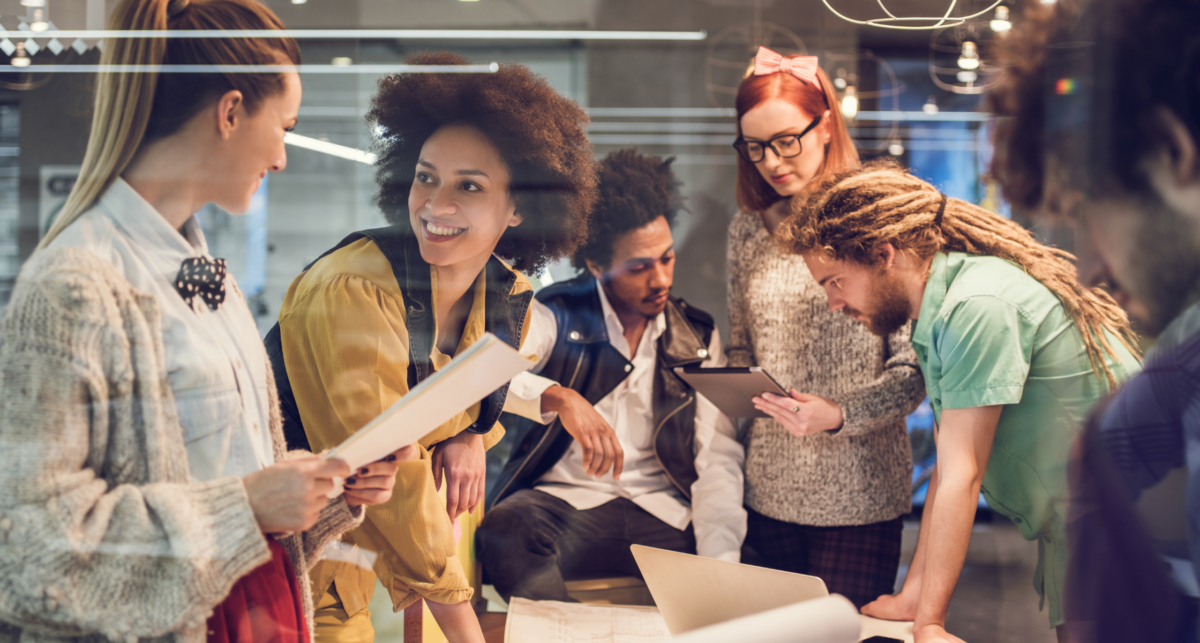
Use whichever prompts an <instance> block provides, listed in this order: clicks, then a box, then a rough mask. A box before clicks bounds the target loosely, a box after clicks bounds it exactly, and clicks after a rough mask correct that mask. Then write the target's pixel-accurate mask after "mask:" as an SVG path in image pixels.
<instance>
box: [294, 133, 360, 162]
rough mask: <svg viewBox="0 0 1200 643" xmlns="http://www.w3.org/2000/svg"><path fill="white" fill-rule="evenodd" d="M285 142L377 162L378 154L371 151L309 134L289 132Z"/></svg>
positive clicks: (355, 159) (335, 154)
mask: <svg viewBox="0 0 1200 643" xmlns="http://www.w3.org/2000/svg"><path fill="white" fill-rule="evenodd" d="M283 142H284V143H287V144H288V145H295V146H296V147H302V148H304V149H306V150H312V151H314V152H321V153H324V154H329V155H330V156H336V157H338V158H343V159H347V160H350V161H358V162H359V163H365V164H366V165H374V164H375V159H376V156H375V155H374V154H372V153H370V152H364V151H362V150H359V149H355V148H353V147H347V146H345V145H338V144H337V143H330V142H329V141H322V140H318V139H315V138H311V137H308V136H301V135H299V134H296V133H295V132H288V133H287V134H284V135H283Z"/></svg>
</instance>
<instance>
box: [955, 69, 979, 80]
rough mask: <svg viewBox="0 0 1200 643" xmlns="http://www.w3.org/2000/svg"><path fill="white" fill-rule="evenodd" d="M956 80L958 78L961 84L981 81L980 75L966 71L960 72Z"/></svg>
mask: <svg viewBox="0 0 1200 643" xmlns="http://www.w3.org/2000/svg"><path fill="white" fill-rule="evenodd" d="M955 78H957V79H958V82H960V83H973V82H975V81H977V80H979V74H977V73H975V72H973V71H968V70H965V69H964V70H962V71H960V72H958V74H956V75H955Z"/></svg>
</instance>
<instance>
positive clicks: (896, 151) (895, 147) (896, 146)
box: [888, 138, 904, 156]
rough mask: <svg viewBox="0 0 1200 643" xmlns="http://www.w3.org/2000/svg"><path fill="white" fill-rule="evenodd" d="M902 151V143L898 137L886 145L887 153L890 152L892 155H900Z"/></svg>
mask: <svg viewBox="0 0 1200 643" xmlns="http://www.w3.org/2000/svg"><path fill="white" fill-rule="evenodd" d="M903 153H904V143H901V142H900V139H898V138H897V139H893V140H892V144H891V145H888V154H891V155H892V156H900V155H901V154H903Z"/></svg>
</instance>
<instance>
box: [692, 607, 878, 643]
mask: <svg viewBox="0 0 1200 643" xmlns="http://www.w3.org/2000/svg"><path fill="white" fill-rule="evenodd" d="M861 627H862V626H861V624H860V622H859V615H858V610H856V609H854V604H853V603H851V602H850V601H848V600H846V599H845V598H844V597H842V596H826V597H825V598H818V599H814V600H811V601H804V602H803V603H796V604H794V605H788V606H787V607H779V608H776V609H773V610H769V611H766V612H759V613H758V614H752V615H750V616H743V617H742V618H737V619H734V620H732V621H725V622H724V623H718V624H716V625H710V626H708V627H703V628H700V629H698V630H692V631H690V632H688V633H686V634H682V635H680V636H677V637H675V639H674V641H675V642H676V643H730V642H732V641H754V643H856V642H857V641H858V640H859V636H860V630H861Z"/></svg>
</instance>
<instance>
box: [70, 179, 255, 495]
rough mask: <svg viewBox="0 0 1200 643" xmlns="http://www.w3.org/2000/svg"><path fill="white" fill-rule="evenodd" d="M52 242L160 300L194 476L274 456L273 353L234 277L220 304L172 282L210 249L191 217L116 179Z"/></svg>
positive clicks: (240, 470) (234, 471) (230, 471)
mask: <svg viewBox="0 0 1200 643" xmlns="http://www.w3.org/2000/svg"><path fill="white" fill-rule="evenodd" d="M50 247H52V248H83V249H85V250H89V251H91V252H93V253H95V254H96V255H97V256H99V257H101V258H103V259H105V260H107V261H109V262H111V263H112V264H113V265H114V266H116V268H117V270H118V271H119V272H120V273H121V274H123V275H124V276H125V278H126V279H127V280H128V281H129V283H130V284H131V285H132V286H133V287H134V288H136V289H138V290H140V291H142V292H144V293H146V294H148V295H151V296H153V297H154V298H155V299H156V300H157V301H158V306H159V310H160V311H161V313H162V337H163V351H164V354H165V355H164V357H165V362H166V366H167V377H168V378H169V379H170V382H171V393H172V395H173V396H174V397H175V408H176V409H177V410H178V412H179V422H180V424H181V425H182V427H183V431H184V436H185V438H184V439H185V440H186V445H187V453H188V465H189V468H190V471H191V475H192V477H193V478H194V479H196V480H198V481H207V480H212V479H215V478H219V477H221V476H228V475H235V476H239V477H241V476H245V475H247V474H250V473H253V472H255V471H258V470H260V469H263V468H265V467H267V466H270V465H271V464H272V463H273V462H274V460H275V456H274V453H273V451H272V446H271V432H270V425H269V424H268V416H267V409H268V397H267V372H266V369H267V361H266V355H265V353H264V352H263V345H262V338H261V337H260V336H259V334H258V328H257V326H255V324H254V317H253V315H251V314H250V309H249V307H247V305H246V302H245V300H244V299H243V298H242V296H241V294H240V291H239V290H238V289H237V286H236V284H235V282H234V279H233V275H232V274H230V275H227V276H226V277H225V284H226V286H225V302H224V303H223V304H221V306H220V307H219V308H218V309H217V310H215V311H213V310H210V309H209V308H208V306H207V305H205V304H204V303H203V301H202V300H201V299H200V298H199V297H196V298H194V299H193V300H192V302H193V305H191V306H189V305H188V304H187V303H186V302H185V301H184V299H183V298H182V297H181V296H180V295H179V293H178V292H177V291H176V290H175V285H174V280H175V277H176V275H177V274H178V273H179V267H180V265H181V264H182V263H183V261H184V260H185V259H187V258H189V257H201V256H205V257H206V256H208V244H207V243H206V242H205V240H204V233H203V232H201V231H200V226H199V225H198V224H197V223H196V219H195V218H194V217H193V218H190V219H188V220H187V222H186V223H184V224H183V227H182V228H181V229H180V230H175V229H174V228H172V227H171V225H170V224H169V223H167V220H166V219H164V218H163V216H162V215H161V214H159V213H158V211H157V210H155V209H154V206H152V205H150V203H149V202H147V201H146V200H145V199H143V198H142V196H141V195H140V194H138V193H137V191H135V190H134V189H133V188H132V187H131V186H130V185H129V184H128V183H126V182H125V181H124V180H123V179H121V178H118V179H117V180H116V181H114V182H113V184H112V187H110V188H109V189H108V190H107V191H105V193H104V194H103V195H101V197H100V199H99V200H98V201H97V202H96V204H95V205H94V206H92V208H91V209H89V210H88V211H87V212H85V213H84V214H83V215H81V216H80V218H79V219H78V220H76V221H75V222H74V223H72V224H71V225H70V226H69V227H67V229H66V230H64V231H63V232H62V234H60V235H59V236H58V237H56V238H55V239H54V241H53V242H51V244H50Z"/></svg>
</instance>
